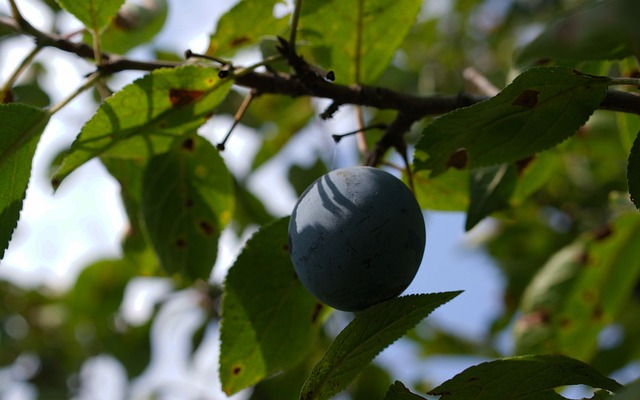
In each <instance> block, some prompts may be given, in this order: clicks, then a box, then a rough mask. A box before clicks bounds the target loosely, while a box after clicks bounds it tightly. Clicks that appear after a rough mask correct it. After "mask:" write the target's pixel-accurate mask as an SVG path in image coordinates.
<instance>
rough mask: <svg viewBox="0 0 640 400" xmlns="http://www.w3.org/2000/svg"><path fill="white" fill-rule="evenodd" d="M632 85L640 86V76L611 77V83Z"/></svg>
mask: <svg viewBox="0 0 640 400" xmlns="http://www.w3.org/2000/svg"><path fill="white" fill-rule="evenodd" d="M613 85H630V86H639V87H640V79H639V78H626V77H622V78H611V85H610V86H613Z"/></svg>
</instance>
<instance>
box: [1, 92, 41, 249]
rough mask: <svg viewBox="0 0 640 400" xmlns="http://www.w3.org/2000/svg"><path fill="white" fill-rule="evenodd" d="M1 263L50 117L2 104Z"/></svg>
mask: <svg viewBox="0 0 640 400" xmlns="http://www.w3.org/2000/svg"><path fill="white" fill-rule="evenodd" d="M0 121H2V133H1V134H0V259H2V257H3V256H4V252H5V250H6V249H7V246H8V245H9V240H11V235H12V234H13V230H14V229H15V227H16V224H17V223H18V218H19V217H20V210H21V209H22V202H23V200H24V196H25V194H26V191H27V185H28V183H29V177H30V176H31V160H32V159H33V155H34V153H35V151H36V146H37V145H38V141H39V140H40V135H41V134H42V131H43V130H44V128H45V126H46V125H47V122H48V121H49V114H48V113H46V112H44V111H42V110H41V109H39V108H35V107H31V106H27V105H25V104H18V103H12V104H0Z"/></svg>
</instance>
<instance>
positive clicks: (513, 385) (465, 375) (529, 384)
mask: <svg viewBox="0 0 640 400" xmlns="http://www.w3.org/2000/svg"><path fill="white" fill-rule="evenodd" d="M566 385H589V386H591V387H594V388H600V389H606V390H609V391H612V392H615V391H617V390H620V388H621V387H622V386H621V385H620V384H619V383H617V382H616V381H614V380H613V379H610V378H608V377H606V376H604V375H602V374H601V373H600V372H598V371H597V370H595V369H593V368H592V367H590V366H589V365H588V364H585V363H583V362H581V361H578V360H574V359H571V358H569V357H565V356H560V355H535V356H523V357H510V358H504V359H500V360H495V361H490V362H486V363H482V364H479V365H475V366H473V367H470V368H468V369H466V370H464V371H463V372H461V373H459V374H458V375H456V376H454V377H453V378H452V379H449V380H448V381H446V382H445V383H443V384H442V385H440V386H438V387H437V388H435V389H433V390H431V391H430V392H429V394H430V395H434V396H441V397H440V399H442V400H470V399H473V400H494V399H512V400H519V399H523V400H524V399H538V400H561V399H564V397H562V396H561V395H560V394H558V393H557V392H556V391H555V390H554V389H555V388H558V387H561V386H566Z"/></svg>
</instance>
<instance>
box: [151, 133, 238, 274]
mask: <svg viewBox="0 0 640 400" xmlns="http://www.w3.org/2000/svg"><path fill="white" fill-rule="evenodd" d="M185 143H191V144H190V145H189V146H188V147H190V148H191V151H187V152H185V151H183V149H184V144H185ZM233 204H234V203H233V183H232V178H231V174H230V173H229V171H227V169H226V167H225V165H224V162H223V161H222V159H221V158H220V155H219V154H218V151H217V150H216V149H215V148H214V147H213V145H211V144H210V143H209V142H207V141H206V140H204V139H203V138H200V137H199V136H190V137H188V138H187V139H184V138H179V139H178V140H177V141H176V144H175V145H174V147H173V148H172V149H171V150H170V151H169V152H167V153H164V154H161V155H158V156H155V157H153V158H152V159H151V160H149V162H148V164H147V167H146V170H145V173H144V177H143V181H142V217H143V220H144V222H145V226H146V227H147V233H148V236H149V239H150V240H151V244H152V245H153V248H154V250H155V252H156V254H157V255H158V258H159V260H160V264H161V265H162V267H163V268H164V270H165V271H166V272H167V273H169V274H181V275H182V276H183V277H184V278H185V279H192V280H193V279H198V278H200V279H207V278H208V277H209V275H210V273H211V268H212V267H213V264H214V263H215V261H216V256H217V249H218V239H219V237H220V232H221V231H222V229H223V228H224V226H225V225H226V224H227V223H228V222H229V219H230V217H231V213H232V210H233Z"/></svg>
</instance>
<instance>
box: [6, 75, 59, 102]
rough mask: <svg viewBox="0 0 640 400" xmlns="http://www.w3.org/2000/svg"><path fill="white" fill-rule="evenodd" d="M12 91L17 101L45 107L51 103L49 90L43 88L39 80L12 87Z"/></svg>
mask: <svg viewBox="0 0 640 400" xmlns="http://www.w3.org/2000/svg"><path fill="white" fill-rule="evenodd" d="M11 92H13V97H14V98H15V99H16V101H18V102H20V103H23V104H29V105H32V106H34V107H40V108H43V107H47V106H49V104H50V103H51V99H50V98H49V95H48V94H47V92H45V91H44V90H42V87H41V86H40V85H39V84H38V82H37V81H32V82H28V83H24V84H21V85H17V86H14V87H13V88H12V89H11Z"/></svg>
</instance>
